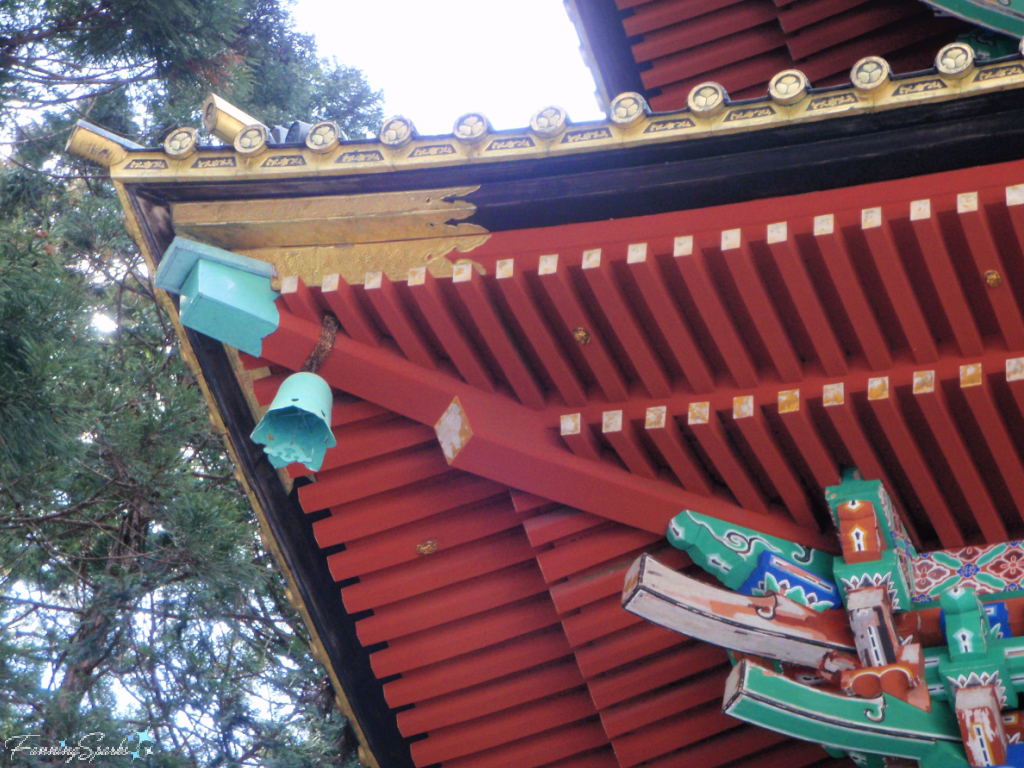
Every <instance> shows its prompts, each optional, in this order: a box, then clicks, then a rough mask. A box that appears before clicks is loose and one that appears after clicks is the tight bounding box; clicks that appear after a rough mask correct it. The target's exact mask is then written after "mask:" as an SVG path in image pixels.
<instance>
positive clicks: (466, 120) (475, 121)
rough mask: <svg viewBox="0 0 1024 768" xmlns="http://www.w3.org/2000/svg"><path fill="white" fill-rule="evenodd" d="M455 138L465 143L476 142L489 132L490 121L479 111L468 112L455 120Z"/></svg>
mask: <svg viewBox="0 0 1024 768" xmlns="http://www.w3.org/2000/svg"><path fill="white" fill-rule="evenodd" d="M452 132H453V133H454V134H455V138H456V139H458V140H459V141H461V142H464V143H466V144H478V143H480V142H481V141H483V140H484V139H485V138H487V134H488V133H490V132H491V121H490V120H488V119H487V118H486V117H485V116H484V115H482V114H480V113H479V112H470V113H468V114H465V115H463V116H462V117H460V118H459V119H458V120H456V121H455V127H454V128H453V129H452Z"/></svg>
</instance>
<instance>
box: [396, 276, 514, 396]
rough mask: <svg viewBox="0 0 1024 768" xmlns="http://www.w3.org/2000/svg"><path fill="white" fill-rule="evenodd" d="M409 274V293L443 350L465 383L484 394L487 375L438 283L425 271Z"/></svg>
mask: <svg viewBox="0 0 1024 768" xmlns="http://www.w3.org/2000/svg"><path fill="white" fill-rule="evenodd" d="M414 271H415V270H413V271H410V273H409V293H411V294H412V297H413V299H414V300H415V301H416V304H417V305H419V308H420V311H421V312H422V313H423V316H424V317H425V318H426V319H427V323H428V324H429V325H430V328H431V330H433V331H434V335H435V336H437V339H438V341H440V342H441V346H442V347H444V351H445V352H447V353H448V357H449V358H451V361H452V362H453V363H454V364H455V368H456V370H457V371H458V372H459V374H460V375H461V376H462V378H464V379H465V380H466V382H467V383H468V384H471V385H472V386H474V387H476V388H477V389H482V390H485V391H487V392H493V391H494V384H493V383H492V382H491V375H490V373H488V371H487V367H486V366H485V365H484V363H483V361H482V360H481V359H480V355H479V354H478V353H477V351H476V349H474V347H473V344H472V342H471V341H470V340H469V339H468V338H467V337H466V333H465V331H463V330H462V328H461V327H460V326H459V324H458V322H456V319H455V317H454V316H453V315H452V311H451V309H450V308H449V307H448V303H447V302H446V301H445V299H444V296H443V295H442V293H441V284H440V283H439V282H438V281H437V279H436V278H435V277H434V276H433V275H432V274H430V273H429V272H427V271H426V270H425V269H423V271H422V272H421V273H419V274H418V275H416V276H415V277H414V275H413V272H414Z"/></svg>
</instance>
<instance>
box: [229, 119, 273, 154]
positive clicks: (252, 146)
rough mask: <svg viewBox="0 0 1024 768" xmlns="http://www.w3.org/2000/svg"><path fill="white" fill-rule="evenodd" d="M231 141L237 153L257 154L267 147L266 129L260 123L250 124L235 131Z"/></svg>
mask: <svg viewBox="0 0 1024 768" xmlns="http://www.w3.org/2000/svg"><path fill="white" fill-rule="evenodd" d="M232 143H233V144H234V146H235V151H236V152H238V153H239V154H242V155H258V154H260V153H261V152H263V151H265V150H266V148H267V129H266V127H265V126H262V125H250V126H248V127H246V128H243V129H242V130H240V131H239V132H238V133H236V134H235V140H234V141H233V142H232Z"/></svg>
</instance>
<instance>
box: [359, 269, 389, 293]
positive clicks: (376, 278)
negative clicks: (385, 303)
mask: <svg viewBox="0 0 1024 768" xmlns="http://www.w3.org/2000/svg"><path fill="white" fill-rule="evenodd" d="M383 281H384V273H383V272H367V273H366V281H365V282H364V283H363V287H364V288H366V290H368V291H372V290H373V289H374V288H380V286H381V283H382V282H383Z"/></svg>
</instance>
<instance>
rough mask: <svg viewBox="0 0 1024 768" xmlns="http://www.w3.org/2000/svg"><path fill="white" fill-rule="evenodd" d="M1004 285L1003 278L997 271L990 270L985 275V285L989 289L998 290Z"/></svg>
mask: <svg viewBox="0 0 1024 768" xmlns="http://www.w3.org/2000/svg"><path fill="white" fill-rule="evenodd" d="M1002 284H1003V276H1002V275H1000V274H999V273H998V272H997V271H996V270H994V269H990V270H988V271H987V272H986V273H985V285H987V286H988V287H989V288H998V287H999V286H1000V285H1002Z"/></svg>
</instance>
